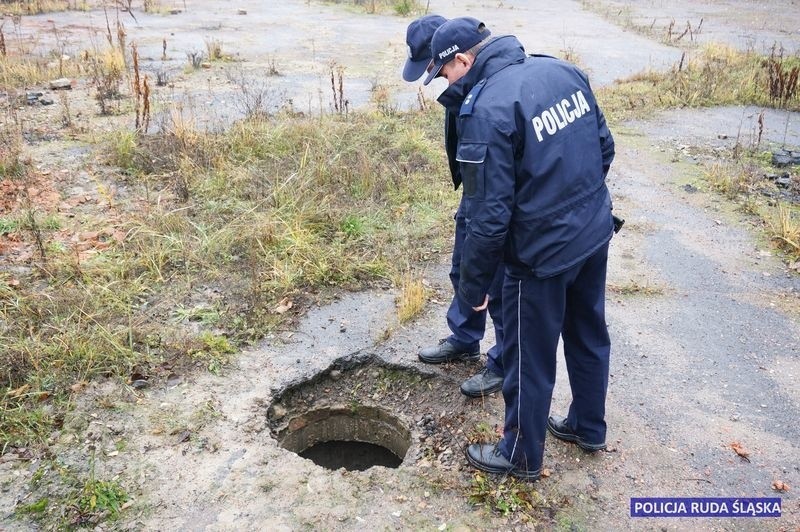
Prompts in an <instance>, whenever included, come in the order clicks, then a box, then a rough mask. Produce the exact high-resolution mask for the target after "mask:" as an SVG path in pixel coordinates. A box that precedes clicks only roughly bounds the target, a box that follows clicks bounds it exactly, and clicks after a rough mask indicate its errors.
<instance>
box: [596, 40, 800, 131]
mask: <svg viewBox="0 0 800 532" xmlns="http://www.w3.org/2000/svg"><path fill="white" fill-rule="evenodd" d="M798 68H800V56H797V55H792V56H787V55H786V54H785V52H784V51H783V50H781V49H779V48H778V49H773V51H772V54H771V55H770V56H767V57H764V56H762V55H759V54H756V53H754V52H740V51H737V50H734V49H733V48H730V47H728V46H723V45H714V44H709V45H706V46H704V47H702V48H701V49H700V50H699V51H698V52H695V53H688V52H686V53H684V54H683V56H682V57H681V60H680V61H679V62H678V64H676V65H674V66H673V67H672V68H671V69H669V70H668V71H666V72H655V71H646V72H643V73H641V74H638V75H635V76H632V77H630V78H628V79H624V80H620V81H619V82H617V83H615V84H614V85H612V86H609V87H603V88H601V89H599V90H598V91H597V93H598V100H599V101H600V104H601V106H602V107H603V110H604V111H605V112H606V114H607V116H608V117H609V118H610V119H611V120H624V119H627V118H640V117H646V116H648V115H650V114H652V113H653V112H654V111H658V110H663V109H670V108H676V107H710V106H719V105H758V106H762V107H774V108H779V109H788V110H791V111H797V110H800V93H799V92H798V90H797V81H796V79H797V71H798ZM793 73H794V74H793ZM793 79H794V81H792V80H793Z"/></svg>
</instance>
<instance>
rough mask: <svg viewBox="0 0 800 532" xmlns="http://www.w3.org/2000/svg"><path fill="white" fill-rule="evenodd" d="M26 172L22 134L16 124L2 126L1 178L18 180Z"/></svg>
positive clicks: (0, 132)
mask: <svg viewBox="0 0 800 532" xmlns="http://www.w3.org/2000/svg"><path fill="white" fill-rule="evenodd" d="M24 171H25V163H24V161H23V158H22V132H21V131H20V129H19V127H18V126H17V125H16V124H14V123H10V124H2V125H0V178H17V177H20V176H21V175H22V174H23V173H24Z"/></svg>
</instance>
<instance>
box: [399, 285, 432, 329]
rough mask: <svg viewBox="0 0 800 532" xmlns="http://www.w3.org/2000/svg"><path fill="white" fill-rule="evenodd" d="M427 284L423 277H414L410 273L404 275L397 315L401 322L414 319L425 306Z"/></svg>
mask: <svg viewBox="0 0 800 532" xmlns="http://www.w3.org/2000/svg"><path fill="white" fill-rule="evenodd" d="M425 295H426V290H425V285H424V284H423V283H422V279H417V278H414V277H413V276H412V275H411V274H410V273H406V274H405V275H403V278H402V281H401V283H400V296H399V297H398V300H397V317H398V318H399V320H400V323H405V322H407V321H410V320H412V319H414V318H415V317H416V316H417V315H419V313H420V312H422V309H423V308H424V307H425Z"/></svg>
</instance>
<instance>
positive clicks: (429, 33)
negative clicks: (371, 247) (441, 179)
mask: <svg viewBox="0 0 800 532" xmlns="http://www.w3.org/2000/svg"><path fill="white" fill-rule="evenodd" d="M446 20H447V19H445V18H444V17H440V16H439V15H426V16H424V17H420V18H418V19H416V20H414V21H413V22H411V24H409V25H408V29H407V31H406V45H407V48H408V58H407V60H406V63H405V65H404V67H403V79H404V80H405V81H416V80H417V79H419V78H420V77H422V75H423V74H424V73H425V72H426V70H427V68H428V66H429V65H430V63H431V46H430V45H431V38H432V37H433V33H434V31H436V29H437V28H438V27H439V26H441V25H442V24H443V23H444V22H446ZM456 117H457V114H456V113H451V112H449V111H447V112H446V113H445V147H446V151H447V159H448V163H449V165H450V174H451V177H452V178H453V185H454V186H455V188H456V189H458V187H459V185H461V174H460V172H459V168H458V163H457V162H456V153H455V151H456V147H457V145H458V137H457V135H456V127H455V121H456ZM465 203H466V200H465V198H464V196H463V195H462V197H461V203H460V204H459V207H458V211H457V212H456V215H455V222H456V231H455V244H454V246H453V255H452V266H451V268H450V281H451V283H452V284H453V290H454V294H453V300H452V301H451V303H450V307H449V308H448V310H447V325H448V327H449V328H450V331H451V333H452V334H451V335H450V336H449V337H448V338H446V339H444V340H442V341H441V342H440V343H439V344H438V345H436V346H433V347H427V348H425V349H422V350H421V351H420V353H419V358H420V360H422V361H423V362H426V363H428V364H441V363H443V362H449V361H454V360H476V359H478V358H479V357H480V350H479V343H480V341H481V339H483V335H484V332H485V330H486V311H485V310H483V311H480V312H475V311H473V310H472V309H469V310H468V312H466V313H464V312H463V311H462V310H461V307H460V306H459V305H458V303H457V300H456V297H455V294H456V293H457V292H458V285H459V279H460V265H461V251H462V247H463V244H464V237H465V235H466V220H465V212H466V207H465ZM502 280H503V270H502V268H497V271H496V274H495V278H494V282H493V283H492V284H491V286H490V287H489V289H488V293H489V294H490V300H489V306H488V311H489V314H490V315H491V316H492V321H493V324H494V330H495V340H496V344H495V345H494V346H493V347H492V348H491V349H489V352H488V353H487V361H486V366H485V367H484V369H483V370H482V371H481V372H479V373H478V374H476V375H473V376H472V377H470V378H469V379H467V380H466V381H464V383H462V384H461V392H462V393H463V394H464V395H466V396H468V397H482V396H484V395H489V394H491V393H494V392H497V391H499V390H500V389H501V388H502V386H503V363H502V358H501V346H502V342H503V322H502V305H501V299H500V296H501V291H502Z"/></svg>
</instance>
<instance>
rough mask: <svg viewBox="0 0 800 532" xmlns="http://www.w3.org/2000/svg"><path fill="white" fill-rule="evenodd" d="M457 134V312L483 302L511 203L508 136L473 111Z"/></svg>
mask: <svg viewBox="0 0 800 532" xmlns="http://www.w3.org/2000/svg"><path fill="white" fill-rule="evenodd" d="M460 137H461V141H460V142H459V145H458V153H457V160H458V162H459V164H460V168H461V178H462V180H463V187H464V195H465V196H466V197H467V199H468V201H467V213H466V217H467V230H466V239H465V241H464V247H463V249H462V254H461V271H460V274H461V278H460V281H459V287H458V296H459V305H460V306H461V309H462V311H467V310H469V311H471V307H477V306H480V305H482V304H483V301H484V298H485V296H486V294H487V293H488V290H489V286H490V285H491V283H492V279H493V278H494V275H495V272H496V270H497V268H498V266H499V265H500V263H501V262H502V259H503V248H504V245H505V239H506V233H507V232H508V227H509V223H510V221H511V212H512V209H513V204H514V182H515V176H514V149H513V143H512V140H511V137H510V135H508V134H506V133H504V132H502V131H500V130H499V129H498V128H497V127H496V126H495V125H493V124H491V123H489V122H488V121H486V120H483V119H480V118H476V117H474V116H469V117H466V118H465V119H464V121H463V123H462V131H461V136H460ZM467 306H468V307H469V309H467V308H466V307H467Z"/></svg>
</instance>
